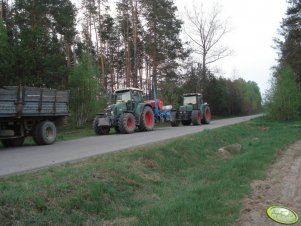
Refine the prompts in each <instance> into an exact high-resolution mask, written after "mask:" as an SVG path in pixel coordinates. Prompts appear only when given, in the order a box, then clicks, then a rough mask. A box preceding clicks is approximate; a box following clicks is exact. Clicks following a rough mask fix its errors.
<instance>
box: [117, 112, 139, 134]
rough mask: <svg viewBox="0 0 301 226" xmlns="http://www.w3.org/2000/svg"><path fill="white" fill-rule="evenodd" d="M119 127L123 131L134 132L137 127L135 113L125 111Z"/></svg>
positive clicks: (119, 121)
mask: <svg viewBox="0 0 301 226" xmlns="http://www.w3.org/2000/svg"><path fill="white" fill-rule="evenodd" d="M118 128H119V130H120V132H121V133H133V132H134V131H135V129H136V121H135V117H134V115H133V114H131V113H123V114H122V115H121V116H120V118H119V120H118Z"/></svg>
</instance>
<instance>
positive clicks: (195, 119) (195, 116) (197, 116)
mask: <svg viewBox="0 0 301 226" xmlns="http://www.w3.org/2000/svg"><path fill="white" fill-rule="evenodd" d="M191 120H192V124H193V125H201V120H202V113H201V111H200V110H193V111H192V114H191Z"/></svg>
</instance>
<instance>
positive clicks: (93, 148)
mask: <svg viewBox="0 0 301 226" xmlns="http://www.w3.org/2000/svg"><path fill="white" fill-rule="evenodd" d="M258 116H260V115H255V116H245V117H238V118H230V119H223V120H216V121H212V122H211V123H210V124H209V125H201V126H185V127H184V126H180V127H163V128H156V129H155V130H153V131H151V132H137V133H133V134H116V135H115V134H112V135H107V136H93V137H88V138H82V139H78V140H71V141H63V142H57V143H55V144H53V145H47V146H37V145H32V146H23V147H17V148H0V176H7V175H11V174H18V173H22V172H24V171H31V170H36V169H40V168H45V167H47V166H51V165H54V164H59V163H65V162H69V161H74V160H79V159H83V158H87V157H91V156H95V155H100V154H103V153H108V152H113V151H120V150H124V149H128V148H132V147H137V146H141V145H146V144H149V143H156V142H159V141H163V140H167V139H171V138H176V137H180V136H184V135H187V134H192V133H197V132H201V131H203V130H205V129H214V128H218V127H223V126H227V125H232V124H237V123H240V122H243V121H248V120H250V119H252V118H255V117H258Z"/></svg>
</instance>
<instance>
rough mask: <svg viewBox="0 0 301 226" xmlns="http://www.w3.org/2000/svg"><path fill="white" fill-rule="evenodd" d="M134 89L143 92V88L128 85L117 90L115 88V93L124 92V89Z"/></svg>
mask: <svg viewBox="0 0 301 226" xmlns="http://www.w3.org/2000/svg"><path fill="white" fill-rule="evenodd" d="M132 90H135V91H139V92H143V90H142V89H138V88H134V87H126V88H122V89H117V90H115V93H116V92H124V91H132Z"/></svg>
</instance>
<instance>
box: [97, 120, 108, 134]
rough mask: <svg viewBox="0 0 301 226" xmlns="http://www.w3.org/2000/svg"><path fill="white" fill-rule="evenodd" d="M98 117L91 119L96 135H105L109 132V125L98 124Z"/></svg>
mask: <svg viewBox="0 0 301 226" xmlns="http://www.w3.org/2000/svg"><path fill="white" fill-rule="evenodd" d="M99 118H100V117H96V118H95V119H94V121H93V129H94V132H95V134H96V135H107V134H109V133H110V127H108V126H98V121H97V120H98V119H99Z"/></svg>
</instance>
